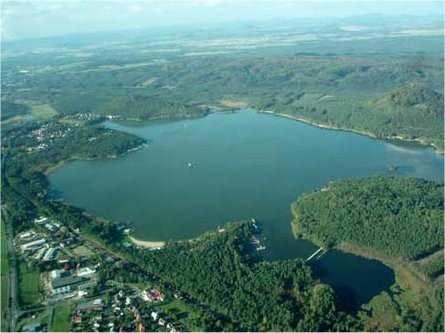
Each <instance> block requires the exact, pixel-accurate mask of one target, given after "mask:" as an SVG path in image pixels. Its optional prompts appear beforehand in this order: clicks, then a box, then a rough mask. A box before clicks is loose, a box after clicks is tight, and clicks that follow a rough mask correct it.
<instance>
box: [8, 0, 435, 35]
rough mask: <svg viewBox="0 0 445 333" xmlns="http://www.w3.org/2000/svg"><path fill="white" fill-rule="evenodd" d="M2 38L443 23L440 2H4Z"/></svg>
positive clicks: (200, 0)
mask: <svg viewBox="0 0 445 333" xmlns="http://www.w3.org/2000/svg"><path fill="white" fill-rule="evenodd" d="M1 9H2V11H1V12H2V14H1V22H2V29H1V31H2V40H4V41H8V40H20V39H28V38H40V37H51V36H63V35H70V34H83V33H93V32H107V31H119V30H129V29H149V28H161V27H168V26H177V25H182V26H184V25H190V26H196V25H202V26H206V25H210V24H224V23H236V22H239V23H249V22H261V21H271V20H277V19H282V20H286V19H298V18H312V19H317V18H318V19H323V18H326V19H327V18H343V17H352V16H363V15H373V14H376V15H385V16H407V15H410V16H422V17H427V16H429V17H431V19H432V20H436V19H441V20H442V17H443V16H442V14H443V4H442V2H441V1H423V2H422V1H385V2H382V1H354V2H352V1H336V0H331V1H298V2H297V1H282V0H278V1H251V0H249V1H233V0H189V1H158V0H146V1H127V2H124V1H91V2H88V1H84V0H73V1H70V0H65V1H5V2H3V4H2V7H1Z"/></svg>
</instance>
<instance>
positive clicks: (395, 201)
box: [292, 177, 444, 331]
mask: <svg viewBox="0 0 445 333" xmlns="http://www.w3.org/2000/svg"><path fill="white" fill-rule="evenodd" d="M443 205H444V202H443V184H437V183H434V182H431V181H426V180H420V179H413V178H384V177H372V178H367V179H355V180H345V181H339V182H331V183H329V184H328V185H327V186H326V187H325V188H323V189H321V190H319V191H316V192H314V193H310V194H307V195H304V196H302V197H300V198H299V199H298V200H297V201H296V202H295V203H294V204H293V205H292V212H293V215H294V221H293V225H294V226H295V227H294V228H293V229H294V232H295V234H296V236H297V237H304V238H307V239H310V240H311V241H313V242H315V243H317V244H319V245H321V246H325V247H337V248H339V249H341V250H344V251H348V252H353V253H356V254H359V255H363V256H367V257H371V258H376V259H379V260H381V261H383V262H384V263H385V264H387V265H389V266H391V267H392V268H393V269H394V270H395V272H396V280H397V284H396V285H395V286H394V288H393V289H392V291H391V292H390V293H384V294H380V295H378V296H377V297H375V298H374V299H373V300H372V301H371V302H370V303H369V304H368V305H367V306H366V307H365V309H364V311H362V313H361V316H362V319H363V323H364V325H365V328H367V329H368V330H373V329H376V327H378V329H384V330H385V329H386V330H393V329H396V330H399V329H400V330H427V331H431V330H433V331H435V330H439V331H440V330H443V320H442V319H443V307H442V305H443V284H442V283H443V228H444V227H443V219H444V215H443V214H444V213H443ZM438 258H440V259H438ZM419 267H420V268H421V269H419ZM388 307H389V308H390V309H391V311H389V312H388V311H385V310H383V309H385V308H388ZM391 312H393V313H395V315H393V316H392V317H391V315H390V313H391ZM376 316H377V317H376ZM381 316H386V319H384V320H383V319H382V320H381V318H380V317H381ZM389 317H391V318H392V319H391V320H390V319H389ZM440 318H442V319H440ZM380 320H381V322H382V325H383V326H378V324H377V322H380ZM373 325H377V326H375V327H374V326H373Z"/></svg>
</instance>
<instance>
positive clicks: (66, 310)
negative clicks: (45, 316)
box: [49, 304, 74, 332]
mask: <svg viewBox="0 0 445 333" xmlns="http://www.w3.org/2000/svg"><path fill="white" fill-rule="evenodd" d="M73 307H74V305H73V304H63V305H59V306H57V307H55V308H54V315H53V320H52V322H51V327H50V330H49V331H50V332H69V330H70V323H71V313H72V312H73Z"/></svg>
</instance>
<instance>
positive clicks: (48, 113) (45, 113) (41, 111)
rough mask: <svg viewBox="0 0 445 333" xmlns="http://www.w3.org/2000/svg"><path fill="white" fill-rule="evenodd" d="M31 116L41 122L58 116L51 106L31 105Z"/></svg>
mask: <svg viewBox="0 0 445 333" xmlns="http://www.w3.org/2000/svg"><path fill="white" fill-rule="evenodd" d="M30 106H31V114H32V115H33V116H34V117H35V118H36V119H40V120H45V119H51V118H52V117H54V116H55V115H57V111H56V110H55V109H54V108H53V107H52V106H51V105H49V104H41V105H30Z"/></svg>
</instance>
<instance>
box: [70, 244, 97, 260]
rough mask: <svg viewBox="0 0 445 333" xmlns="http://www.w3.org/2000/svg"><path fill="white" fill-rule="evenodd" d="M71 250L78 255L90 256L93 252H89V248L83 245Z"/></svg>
mask: <svg viewBox="0 0 445 333" xmlns="http://www.w3.org/2000/svg"><path fill="white" fill-rule="evenodd" d="M72 251H73V253H74V254H75V255H77V256H80V257H91V256H92V255H93V254H94V253H93V252H91V250H90V249H88V248H87V247H86V246H84V245H81V246H78V247H76V248H74V249H73V250H72Z"/></svg>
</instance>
